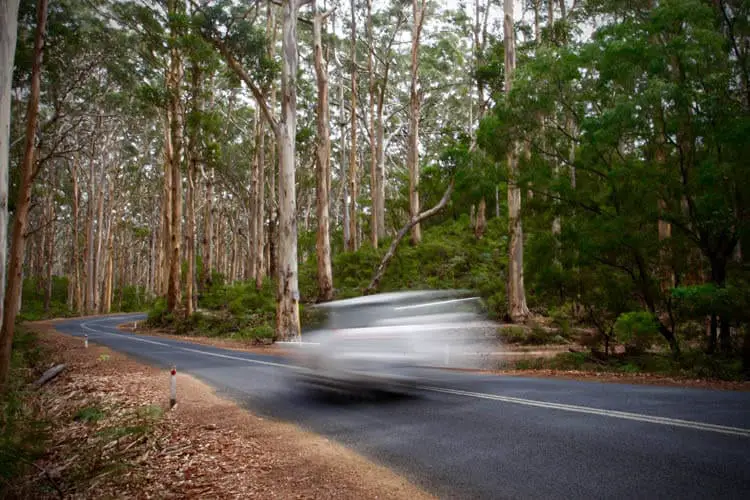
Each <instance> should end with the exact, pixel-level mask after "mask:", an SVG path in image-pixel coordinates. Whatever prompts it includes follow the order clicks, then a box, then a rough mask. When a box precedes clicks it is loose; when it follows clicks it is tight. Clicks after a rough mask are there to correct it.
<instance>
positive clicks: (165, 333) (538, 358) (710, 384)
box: [119, 323, 750, 391]
mask: <svg viewBox="0 0 750 500" xmlns="http://www.w3.org/2000/svg"><path fill="white" fill-rule="evenodd" d="M119 328H120V330H121V331H123V332H126V333H132V334H141V335H150V336H155V337H164V338H170V339H173V340H182V341H186V340H187V341H189V342H194V343H196V344H201V345H207V346H212V347H220V348H223V349H232V350H238V351H246V352H252V353H256V354H267V355H273V356H285V355H286V354H287V352H288V351H286V350H285V349H283V348H282V347H281V346H279V345H258V344H257V343H256V342H253V341H252V340H248V339H232V338H227V337H207V336H200V335H189V336H188V335H176V334H174V333H170V332H169V330H167V329H151V328H148V327H147V326H146V325H144V324H142V323H137V324H136V325H135V328H134V325H133V323H127V324H122V325H120V327H119ZM571 349H572V350H573V351H576V353H577V355H584V354H585V353H584V351H585V350H586V348H585V347H583V346H580V345H577V344H566V345H559V344H545V345H531V346H529V345H516V344H507V345H503V344H501V343H499V342H498V346H497V349H496V350H495V352H493V353H492V355H491V359H492V366H495V368H493V369H487V370H470V371H474V372H479V373H483V374H495V375H506V376H518V377H549V378H562V379H574V380H585V381H592V382H604V383H620V384H643V385H659V386H670V387H693V388H701V389H717V390H740V391H750V381H731V380H718V379H714V378H709V377H703V378H701V377H694V376H690V375H669V374H664V373H649V372H648V371H642V372H635V373H629V372H622V371H615V370H610V369H608V367H607V366H606V365H603V364H602V365H597V366H594V367H590V368H580V369H575V368H570V367H567V366H560V367H559V368H555V367H550V364H554V360H555V359H556V358H560V357H561V355H562V356H570V355H571ZM561 364H567V363H561Z"/></svg>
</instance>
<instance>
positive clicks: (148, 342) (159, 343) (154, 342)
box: [81, 321, 171, 347]
mask: <svg viewBox="0 0 750 500" xmlns="http://www.w3.org/2000/svg"><path fill="white" fill-rule="evenodd" d="M89 323H90V322H89V321H86V322H84V323H81V328H83V329H85V330H88V331H90V332H92V333H98V334H103V335H111V336H113V337H120V338H126V339H130V340H135V341H137V342H144V343H146V344H154V345H160V346H164V347H171V346H170V345H169V344H165V343H163V342H157V341H155V340H148V339H142V338H139V337H131V336H128V335H123V334H121V333H111V332H103V331H101V330H97V329H95V328H91V327H90V326H88V325H89Z"/></svg>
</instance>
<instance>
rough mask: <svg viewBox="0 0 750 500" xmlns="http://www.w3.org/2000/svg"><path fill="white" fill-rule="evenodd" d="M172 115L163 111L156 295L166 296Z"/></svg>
mask: <svg viewBox="0 0 750 500" xmlns="http://www.w3.org/2000/svg"><path fill="white" fill-rule="evenodd" d="M171 115H172V113H171V111H170V110H169V108H167V109H166V111H165V115H164V117H165V121H164V176H163V179H162V182H163V186H162V187H163V189H162V199H161V215H162V216H161V238H160V240H161V245H160V248H159V274H158V275H157V276H158V282H159V285H158V287H157V288H158V294H159V295H161V296H166V294H167V288H168V282H169V262H170V255H171V253H170V249H171V241H172V156H174V153H173V150H172V134H171V133H170V124H171V123H172V117H171Z"/></svg>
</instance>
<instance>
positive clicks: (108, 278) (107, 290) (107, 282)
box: [102, 228, 124, 314]
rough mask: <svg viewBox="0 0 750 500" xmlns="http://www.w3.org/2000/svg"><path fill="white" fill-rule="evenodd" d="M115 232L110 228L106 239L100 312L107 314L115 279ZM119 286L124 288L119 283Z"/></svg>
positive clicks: (110, 306)
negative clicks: (105, 259)
mask: <svg viewBox="0 0 750 500" xmlns="http://www.w3.org/2000/svg"><path fill="white" fill-rule="evenodd" d="M114 239H115V232H114V230H113V229H112V228H110V230H109V236H108V237H107V264H106V268H105V273H104V296H103V297H102V312H103V313H104V314H109V313H110V312H111V311H112V292H113V287H114V279H115V276H114V275H115V244H114ZM120 286H121V287H122V286H124V283H121V284H120Z"/></svg>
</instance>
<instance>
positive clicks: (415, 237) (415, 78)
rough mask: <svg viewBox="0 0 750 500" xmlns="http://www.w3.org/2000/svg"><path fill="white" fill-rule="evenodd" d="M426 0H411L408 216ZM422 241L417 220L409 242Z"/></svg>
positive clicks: (415, 195) (415, 193) (415, 208)
mask: <svg viewBox="0 0 750 500" xmlns="http://www.w3.org/2000/svg"><path fill="white" fill-rule="evenodd" d="M426 4H427V0H412V29H411V82H410V87H409V146H408V153H407V167H408V170H409V218H410V219H415V218H416V217H418V216H419V118H420V115H419V114H420V108H421V100H422V98H421V96H420V92H419V89H418V86H419V45H420V37H421V35H422V27H423V24H424V16H425V7H426ZM421 241H422V229H421V226H420V224H419V222H417V223H416V224H414V225H413V226H412V228H411V242H412V244H414V245H416V244H418V243H420V242H421Z"/></svg>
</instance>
